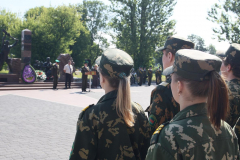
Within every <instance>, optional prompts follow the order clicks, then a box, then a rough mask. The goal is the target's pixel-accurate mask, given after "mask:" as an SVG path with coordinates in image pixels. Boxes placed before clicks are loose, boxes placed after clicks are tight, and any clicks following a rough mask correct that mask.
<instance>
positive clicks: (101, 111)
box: [70, 90, 151, 160]
mask: <svg viewBox="0 0 240 160" xmlns="http://www.w3.org/2000/svg"><path fill="white" fill-rule="evenodd" d="M116 97H117V91H116V90H115V91H112V92H109V93H107V94H106V95H104V96H103V97H102V98H101V99H100V100H99V101H98V103H97V104H96V105H92V106H90V107H89V108H87V109H86V110H85V111H84V110H83V112H81V113H80V116H79V119H78V122H77V133H76V137H75V142H74V143H73V147H72V152H71V155H70V160H77V159H79V160H80V159H81V160H83V159H87V160H95V159H99V160H123V159H124V160H143V159H145V157H146V154H147V149H148V147H149V145H150V138H151V137H150V128H149V125H148V119H147V117H146V116H145V114H144V111H143V110H142V108H141V106H139V105H137V104H136V103H132V104H133V112H134V114H135V115H136V117H135V125H134V126H133V127H131V128H130V127H128V126H127V125H126V124H125V122H124V120H123V119H122V118H120V117H119V116H118V115H117V112H116V109H115V106H116Z"/></svg>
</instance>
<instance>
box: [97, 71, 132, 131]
mask: <svg viewBox="0 0 240 160" xmlns="http://www.w3.org/2000/svg"><path fill="white" fill-rule="evenodd" d="M99 72H100V73H101V74H102V76H104V77H105V78H106V79H107V81H108V82H109V84H110V86H111V87H112V88H116V89H118V93H117V100H116V111H117V114H118V116H119V117H121V118H123V119H124V121H125V123H126V124H127V126H129V127H132V126H134V123H135V120H134V113H133V111H132V103H131V93H130V76H129V77H125V78H121V79H119V78H116V77H114V78H112V77H109V76H107V75H106V74H104V73H103V72H102V70H101V68H99Z"/></svg>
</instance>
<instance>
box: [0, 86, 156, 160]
mask: <svg viewBox="0 0 240 160" xmlns="http://www.w3.org/2000/svg"><path fill="white" fill-rule="evenodd" d="M154 87H155V85H152V86H150V87H148V86H141V87H136V86H133V87H131V94H132V100H133V101H135V102H138V103H139V104H141V105H142V106H143V108H146V107H147V106H148V105H149V101H150V93H151V90H152V89H154ZM103 95H104V90H102V89H92V90H91V92H88V93H81V90H80V89H68V90H64V89H59V90H57V91H55V90H28V91H1V92H0V160H21V159H24V160H45V159H46V160H66V159H68V157H69V154H70V150H71V146H72V142H73V140H74V137H75V133H76V122H77V118H78V115H79V113H80V112H81V110H82V109H83V108H84V107H86V106H88V105H89V104H93V103H97V101H98V99H99V98H100V97H101V96H103Z"/></svg>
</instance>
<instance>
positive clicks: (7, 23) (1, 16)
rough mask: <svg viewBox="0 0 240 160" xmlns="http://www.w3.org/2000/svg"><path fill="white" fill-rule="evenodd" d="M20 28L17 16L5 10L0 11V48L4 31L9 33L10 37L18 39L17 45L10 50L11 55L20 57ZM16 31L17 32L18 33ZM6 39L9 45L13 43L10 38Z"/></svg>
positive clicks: (20, 22)
mask: <svg viewBox="0 0 240 160" xmlns="http://www.w3.org/2000/svg"><path fill="white" fill-rule="evenodd" d="M21 28H22V21H21V19H20V18H19V17H18V15H17V14H15V13H11V12H9V11H6V10H0V38H1V40H0V47H1V46H2V37H3V32H2V29H5V30H6V31H7V32H8V33H10V35H11V36H13V37H15V38H17V39H19V42H18V44H17V45H16V46H15V47H13V48H12V49H11V54H13V55H14V56H16V55H21V54H20V53H21V45H20V40H21ZM17 31H19V33H18V32H17ZM6 39H8V40H9V42H10V44H12V43H14V41H13V40H12V38H9V37H8V36H7V37H6ZM18 57H19V56H18Z"/></svg>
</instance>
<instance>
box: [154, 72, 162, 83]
mask: <svg viewBox="0 0 240 160" xmlns="http://www.w3.org/2000/svg"><path fill="white" fill-rule="evenodd" d="M155 77H156V84H159V83H161V82H162V72H161V71H160V70H157V71H156V72H155Z"/></svg>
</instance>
